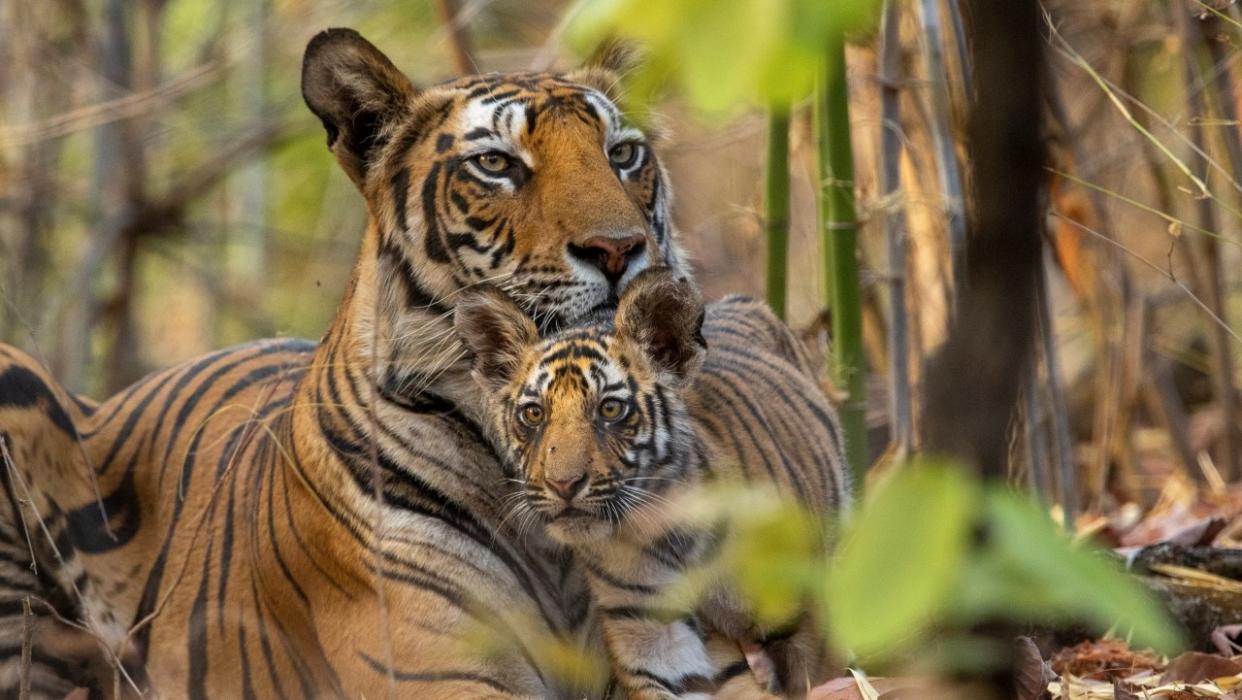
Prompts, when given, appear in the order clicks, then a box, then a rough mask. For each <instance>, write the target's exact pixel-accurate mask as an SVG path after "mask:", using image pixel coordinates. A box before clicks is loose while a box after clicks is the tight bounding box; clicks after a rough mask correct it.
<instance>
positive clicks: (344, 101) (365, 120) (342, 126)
mask: <svg viewBox="0 0 1242 700" xmlns="http://www.w3.org/2000/svg"><path fill="white" fill-rule="evenodd" d="M414 94H415V92H414V86H413V85H412V84H411V83H410V79H409V78H407V77H405V74H404V73H402V72H401V71H399V70H397V67H396V66H394V65H393V64H392V62H391V61H389V60H388V57H387V56H385V55H384V54H383V53H381V52H380V50H379V49H377V48H375V47H374V46H372V45H371V42H369V41H367V40H366V39H363V38H362V35H360V34H359V33H358V32H355V31H354V30H352V29H328V30H325V31H322V32H320V33H319V34H316V35H315V38H313V39H311V40H310V43H309V44H307V46H306V54H305V55H304V56H303V58H302V97H303V99H305V100H306V105H307V106H308V107H310V110H311V111H312V112H314V113H315V116H317V117H319V120H320V121H321V122H323V128H324V129H326V130H327V131H328V148H329V149H330V150H331V151H332V153H333V154H334V155H335V156H336V159H337V161H338V162H339V163H340V164H341V168H342V169H344V170H345V173H346V174H347V175H349V177H350V179H351V180H353V181H354V184H356V185H358V187H359V188H361V187H362V183H363V180H364V179H365V177H366V172H367V167H368V166H369V165H371V163H372V161H373V159H374V158H375V156H376V155H377V154H378V153H379V151H380V149H381V148H382V147H383V145H384V142H385V140H386V139H387V137H388V134H390V133H391V132H392V127H393V125H395V124H397V123H399V122H400V121H401V120H403V119H406V118H409V117H410V116H411V115H412V114H413V109H414V107H413V101H414Z"/></svg>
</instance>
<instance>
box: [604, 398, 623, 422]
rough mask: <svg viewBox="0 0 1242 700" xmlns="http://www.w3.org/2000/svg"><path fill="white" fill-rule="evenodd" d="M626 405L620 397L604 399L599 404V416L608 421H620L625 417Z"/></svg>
mask: <svg viewBox="0 0 1242 700" xmlns="http://www.w3.org/2000/svg"><path fill="white" fill-rule="evenodd" d="M625 414H626V405H625V402H624V401H622V400H620V399H604V401H603V402H601V403H600V405H599V417H600V418H603V419H604V420H606V421H618V420H621V419H622V418H624V417H625Z"/></svg>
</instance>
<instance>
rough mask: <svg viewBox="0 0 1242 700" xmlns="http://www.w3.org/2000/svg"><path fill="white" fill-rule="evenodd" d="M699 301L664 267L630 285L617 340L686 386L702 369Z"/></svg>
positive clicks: (704, 347)
mask: <svg viewBox="0 0 1242 700" xmlns="http://www.w3.org/2000/svg"><path fill="white" fill-rule="evenodd" d="M704 315H705V311H704V308H703V299H702V297H700V296H699V292H698V290H697V289H695V287H694V285H692V284H690V282H689V281H688V280H686V279H684V278H680V279H679V278H677V277H675V276H674V275H673V273H672V271H671V270H669V269H668V268H666V267H660V268H652V269H649V270H646V271H644V272H643V273H642V274H640V275H639V276H638V277H635V278H634V281H632V282H630V285H629V287H627V288H626V290H625V294H624V295H622V297H621V302H620V304H619V305H618V307H617V335H618V336H620V337H622V338H626V339H628V340H630V341H631V342H634V343H636V344H637V345H638V346H639V347H640V348H642V349H643V351H644V352H645V353H646V354H647V356H648V358H650V360H651V362H652V364H654V365H655V366H656V367H657V368H658V369H660V370H663V371H665V372H669V373H671V374H672V375H673V376H674V377H676V378H677V379H678V380H679V383H684V382H685V381H686V380H688V379H689V378H690V377H691V376H693V375H694V373H695V371H697V370H698V368H699V366H700V365H701V364H702V363H703V356H704V355H705V354H706V352H707V341H706V340H705V339H704V338H703V317H704Z"/></svg>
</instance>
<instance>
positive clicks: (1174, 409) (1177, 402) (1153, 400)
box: [1140, 297, 1203, 482]
mask: <svg viewBox="0 0 1242 700" xmlns="http://www.w3.org/2000/svg"><path fill="white" fill-rule="evenodd" d="M1154 306H1155V305H1154V304H1153V303H1152V300H1151V298H1150V297H1149V298H1145V299H1144V300H1143V304H1142V315H1141V318H1142V321H1141V326H1140V335H1141V337H1142V338H1143V351H1142V353H1143V360H1142V361H1143V366H1144V368H1145V369H1146V371H1145V372H1144V377H1145V378H1146V379H1145V381H1144V382H1143V398H1144V400H1145V402H1146V404H1147V409H1148V410H1149V411H1151V413H1152V414H1153V416H1155V417H1156V418H1157V419H1158V420H1160V422H1161V423H1163V424H1164V429H1165V431H1166V432H1167V433H1168V434H1169V443H1170V444H1171V445H1172V446H1173V451H1174V452H1176V453H1177V457H1178V459H1179V460H1180V461H1181V463H1182V470H1183V471H1184V472H1185V473H1186V476H1188V477H1190V478H1191V479H1194V480H1196V481H1199V482H1202V481H1203V470H1202V469H1200V468H1199V462H1198V460H1197V459H1196V458H1195V452H1194V449H1192V448H1191V446H1190V439H1189V436H1190V428H1189V423H1188V422H1187V419H1186V409H1185V407H1184V406H1183V405H1182V402H1181V398H1180V397H1178V395H1177V387H1176V386H1175V385H1174V384H1173V374H1172V371H1171V370H1170V369H1169V361H1168V360H1166V359H1165V358H1163V357H1161V356H1160V355H1159V354H1157V353H1156V352H1155V350H1154V349H1153V348H1152V346H1151V343H1148V342H1147V338H1148V336H1149V330H1150V329H1151V328H1152V327H1153V326H1154V323H1155V308H1154Z"/></svg>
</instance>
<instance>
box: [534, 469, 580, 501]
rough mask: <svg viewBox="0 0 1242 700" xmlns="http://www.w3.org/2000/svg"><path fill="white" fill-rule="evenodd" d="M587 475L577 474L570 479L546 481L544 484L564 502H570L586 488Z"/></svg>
mask: <svg viewBox="0 0 1242 700" xmlns="http://www.w3.org/2000/svg"><path fill="white" fill-rule="evenodd" d="M586 482H587V475H586V474H579V475H578V476H576V477H572V478H570V479H548V480H547V481H546V482H544V483H546V484H547V485H548V488H550V489H552V490H553V491H555V492H556V493H557V494H558V495H559V496H560V497H561V498H563V499H565V500H566V501H572V500H573V499H574V496H577V495H578V494H579V493H580V492H581V491H582V490H583V487H585V486H586Z"/></svg>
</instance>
